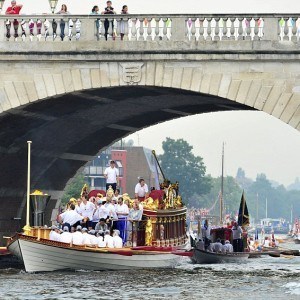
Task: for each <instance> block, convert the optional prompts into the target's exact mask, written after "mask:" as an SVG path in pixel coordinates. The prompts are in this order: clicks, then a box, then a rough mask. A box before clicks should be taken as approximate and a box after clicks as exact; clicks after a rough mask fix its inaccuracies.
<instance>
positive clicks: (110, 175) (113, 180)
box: [104, 160, 119, 192]
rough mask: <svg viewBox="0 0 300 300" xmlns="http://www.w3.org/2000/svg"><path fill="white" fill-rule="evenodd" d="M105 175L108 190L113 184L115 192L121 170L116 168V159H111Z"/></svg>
mask: <svg viewBox="0 0 300 300" xmlns="http://www.w3.org/2000/svg"><path fill="white" fill-rule="evenodd" d="M104 177H105V178H106V190H108V189H109V187H110V186H111V187H112V189H113V190H114V192H115V190H116V188H117V184H119V170H118V169H117V168H116V166H115V161H114V160H111V161H110V166H109V167H108V168H106V169H105V171H104Z"/></svg>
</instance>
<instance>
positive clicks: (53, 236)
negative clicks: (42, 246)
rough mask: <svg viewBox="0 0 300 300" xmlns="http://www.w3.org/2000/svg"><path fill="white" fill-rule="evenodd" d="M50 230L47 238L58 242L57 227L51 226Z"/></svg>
mask: <svg viewBox="0 0 300 300" xmlns="http://www.w3.org/2000/svg"><path fill="white" fill-rule="evenodd" d="M51 229H52V230H51V231H50V234H49V240H51V241H55V242H60V233H59V231H58V228H57V227H56V226H54V225H53V226H51Z"/></svg>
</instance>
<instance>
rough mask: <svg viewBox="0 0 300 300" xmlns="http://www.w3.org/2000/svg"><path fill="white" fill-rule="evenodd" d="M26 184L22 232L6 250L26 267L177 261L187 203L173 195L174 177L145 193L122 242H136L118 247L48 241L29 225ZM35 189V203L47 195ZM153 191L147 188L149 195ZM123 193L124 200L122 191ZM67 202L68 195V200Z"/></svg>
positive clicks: (45, 230) (119, 267)
mask: <svg viewBox="0 0 300 300" xmlns="http://www.w3.org/2000/svg"><path fill="white" fill-rule="evenodd" d="M30 144H31V142H30V141H28V153H29V154H30ZM154 156H155V153H154ZM29 158H30V155H29ZM155 158H156V156H155ZM156 160H157V158H156ZM157 162H158V161H157ZM28 165H29V166H30V159H28ZM28 170H30V167H28ZM29 175H30V172H29ZM28 178H30V176H28ZM164 179H165V178H164ZM29 187H30V183H29V182H28V186H27V212H26V213H27V214H26V226H25V227H24V234H16V235H15V236H14V237H12V238H11V239H10V240H9V241H8V245H7V249H8V250H9V251H10V252H11V253H13V254H14V255H16V256H17V257H18V258H20V259H21V260H22V261H23V262H24V266H25V270H26V271H27V272H44V271H55V270H66V269H72V270H78V269H85V270H123V269H138V268H173V267H175V266H176V265H177V264H178V263H179V262H180V256H179V255H178V254H180V253H181V251H179V249H181V248H183V247H184V245H185V243H186V232H185V222H186V207H184V206H183V203H182V201H181V197H180V196H179V194H178V189H179V184H178V182H176V183H175V184H172V183H170V182H169V181H168V180H166V179H165V180H164V182H163V183H162V184H161V186H160V190H158V191H157V192H158V193H157V194H158V195H160V196H158V197H155V196H153V198H152V197H149V198H148V199H146V200H145V201H144V202H143V217H142V220H139V221H136V223H135V226H131V227H132V228H131V231H127V232H126V234H127V236H128V239H127V240H126V242H129V244H130V245H137V247H130V246H126V247H124V248H121V249H119V248H118V249H116V248H98V247H97V246H95V247H92V246H90V247H89V246H76V245H72V243H70V244H69V243H62V242H57V241H52V240H50V239H49V233H50V229H49V228H45V227H43V226H36V227H30V225H29V201H30V196H31V195H33V194H30V192H29V191H30V188H29ZM37 192H38V193H35V194H34V195H39V197H38V198H37V197H36V199H35V202H39V201H45V199H46V198H47V197H48V195H43V193H42V192H40V191H37ZM154 194H155V193H154ZM154 194H153V193H152V195H154ZM81 195H82V196H89V193H88V188H87V186H86V185H85V186H84V187H83V189H82V193H81ZM150 195H151V194H150ZM44 196H47V197H44ZM113 196H114V191H113V189H112V188H109V189H108V190H107V192H106V200H107V199H112V197H113ZM123 198H124V200H125V194H124V195H123ZM126 200H128V202H129V204H130V205H132V204H133V202H134V201H133V200H131V199H130V198H129V196H128V195H127V194H126ZM71 201H73V200H72V199H70V202H71ZM125 222H127V220H126V221H125ZM133 228H134V229H133ZM127 230H128V229H127ZM133 230H134V231H133Z"/></svg>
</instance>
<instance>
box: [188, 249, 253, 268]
mask: <svg viewBox="0 0 300 300" xmlns="http://www.w3.org/2000/svg"><path fill="white" fill-rule="evenodd" d="M249 254H250V253H249V252H231V253H215V252H208V251H203V250H200V249H197V248H195V249H194V251H193V256H192V257H191V260H192V262H193V263H195V264H222V263H241V262H243V261H244V262H245V261H246V260H247V259H248V258H249Z"/></svg>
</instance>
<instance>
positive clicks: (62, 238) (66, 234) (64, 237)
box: [60, 226, 72, 244]
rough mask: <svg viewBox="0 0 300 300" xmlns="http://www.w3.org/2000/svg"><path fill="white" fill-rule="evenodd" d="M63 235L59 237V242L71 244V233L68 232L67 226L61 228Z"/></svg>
mask: <svg viewBox="0 0 300 300" xmlns="http://www.w3.org/2000/svg"><path fill="white" fill-rule="evenodd" d="M63 231H64V232H63V233H62V234H61V235H60V241H61V242H62V243H68V244H71V243H72V233H71V232H69V228H68V226H65V227H64V228H63Z"/></svg>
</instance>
